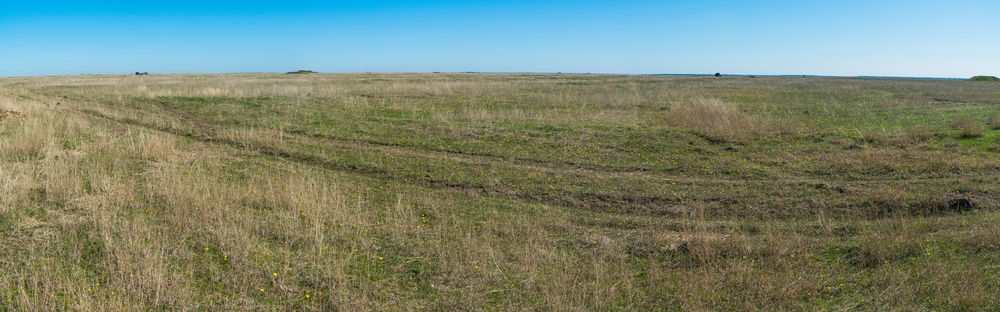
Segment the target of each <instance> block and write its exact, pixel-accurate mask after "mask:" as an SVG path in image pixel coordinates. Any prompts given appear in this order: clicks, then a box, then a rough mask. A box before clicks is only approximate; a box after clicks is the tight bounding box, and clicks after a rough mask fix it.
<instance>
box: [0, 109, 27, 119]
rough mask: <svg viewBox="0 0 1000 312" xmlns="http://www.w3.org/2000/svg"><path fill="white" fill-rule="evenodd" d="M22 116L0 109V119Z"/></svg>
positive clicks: (21, 116)
mask: <svg viewBox="0 0 1000 312" xmlns="http://www.w3.org/2000/svg"><path fill="white" fill-rule="evenodd" d="M23 117H24V115H21V113H18V112H12V111H9V110H3V109H0V120H4V119H7V118H23Z"/></svg>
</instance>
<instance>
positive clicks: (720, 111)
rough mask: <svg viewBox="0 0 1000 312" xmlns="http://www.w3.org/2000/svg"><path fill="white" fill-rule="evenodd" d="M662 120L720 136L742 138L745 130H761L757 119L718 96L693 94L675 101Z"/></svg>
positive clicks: (747, 131)
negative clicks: (715, 97) (678, 101)
mask: <svg viewBox="0 0 1000 312" xmlns="http://www.w3.org/2000/svg"><path fill="white" fill-rule="evenodd" d="M666 121H667V123H668V124H670V125H673V126H678V127H687V128H691V129H694V130H698V131H703V132H706V133H709V134H713V135H718V136H719V137H720V138H723V139H737V138H743V136H744V135H745V134H747V133H756V132H759V131H761V130H763V126H762V125H761V123H760V121H758V120H755V119H754V118H752V117H751V116H749V115H747V114H746V113H744V112H743V111H741V110H740V109H739V108H738V107H736V106H735V105H732V104H729V103H725V102H723V101H721V100H719V99H705V98H697V99H693V100H688V101H684V102H681V103H679V104H676V105H674V106H673V107H671V108H670V111H669V112H668V114H667V116H666Z"/></svg>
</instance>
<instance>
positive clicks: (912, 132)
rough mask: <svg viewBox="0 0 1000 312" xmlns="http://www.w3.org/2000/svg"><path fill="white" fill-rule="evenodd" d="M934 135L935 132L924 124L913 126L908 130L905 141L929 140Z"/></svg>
mask: <svg viewBox="0 0 1000 312" xmlns="http://www.w3.org/2000/svg"><path fill="white" fill-rule="evenodd" d="M933 137H934V132H931V130H930V129H927V127H924V126H913V127H911V128H909V129H907V130H906V134H905V135H904V138H905V141H906V142H907V143H909V144H918V143H922V142H927V141H929V140H930V139H931V138H933Z"/></svg>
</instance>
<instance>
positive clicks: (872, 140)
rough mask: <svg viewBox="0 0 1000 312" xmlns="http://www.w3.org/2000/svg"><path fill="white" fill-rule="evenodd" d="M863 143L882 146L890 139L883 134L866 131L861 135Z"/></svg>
mask: <svg viewBox="0 0 1000 312" xmlns="http://www.w3.org/2000/svg"><path fill="white" fill-rule="evenodd" d="M861 141H864V142H865V143H869V144H875V145H881V144H884V143H886V142H887V141H889V137H888V136H886V135H885V133H882V132H878V131H871V130H866V131H864V132H862V133H861Z"/></svg>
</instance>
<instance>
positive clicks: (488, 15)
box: [0, 0, 1000, 77]
mask: <svg viewBox="0 0 1000 312" xmlns="http://www.w3.org/2000/svg"><path fill="white" fill-rule="evenodd" d="M2 2H3V3H0V76H23V75H60V74H84V73H86V74H102V73H106V74H111V73H128V72H135V71H146V72H152V73H220V72H284V71H290V70H296V69H303V68H305V69H313V70H316V71H320V72H432V71H441V72H464V71H480V72H590V73H631V74H653V73H715V72H722V73H733V74H758V75H765V74H814V75H840V76H858V75H877V76H921V77H969V76H973V75H997V76H1000V18H997V16H1000V1H994V0H983V1H972V0H952V1H921V0H908V1H893V0H886V1H879V0H865V1H853V0H838V1H833V0H831V1H802V0H796V1H728V0H714V1H712V0H708V1H667V0H660V1H643V0H637V1H625V0H623V1H589V0H576V1H544V0H536V1H521V0H508V1H451V0H438V1H415V0H414V1H360V0H351V1H335V0H332V1H296V0H285V1H253V0H243V1H211V0H201V1H189V0H173V1H136V0H130V1H84V0H76V1H46V0H33V1H20V0H4V1H2Z"/></svg>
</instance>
